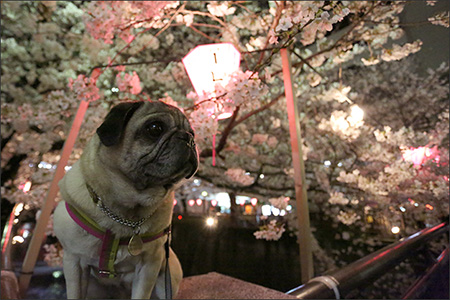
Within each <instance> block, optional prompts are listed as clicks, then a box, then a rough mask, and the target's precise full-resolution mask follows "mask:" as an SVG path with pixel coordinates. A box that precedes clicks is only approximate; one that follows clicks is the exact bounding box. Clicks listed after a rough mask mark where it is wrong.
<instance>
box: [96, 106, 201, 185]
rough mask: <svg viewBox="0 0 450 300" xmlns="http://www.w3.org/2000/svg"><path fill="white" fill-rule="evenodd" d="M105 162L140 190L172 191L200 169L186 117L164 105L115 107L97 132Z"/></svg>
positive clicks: (191, 132) (174, 108)
mask: <svg viewBox="0 0 450 300" xmlns="http://www.w3.org/2000/svg"><path fill="white" fill-rule="evenodd" d="M97 134H98V136H99V138H100V141H101V143H102V147H103V148H104V149H101V151H102V152H103V153H104V154H105V155H103V157H102V159H103V160H104V162H105V163H107V164H109V165H111V164H113V165H114V166H115V167H116V168H117V169H118V170H119V171H120V172H121V173H122V174H123V175H124V176H126V177H127V178H128V179H129V180H130V181H131V182H132V184H133V185H134V187H135V188H136V189H138V190H143V189H146V188H149V187H155V186H164V187H165V188H167V189H168V188H170V187H172V186H173V184H175V183H177V182H179V181H181V180H182V179H183V178H190V177H192V176H193V175H194V174H195V172H196V171H197V167H198V153H197V147H196V145H195V142H194V131H193V130H192V128H191V126H190V125H189V121H188V120H187V118H186V117H185V116H184V114H183V113H182V112H181V111H180V110H179V109H177V108H176V107H173V106H170V105H167V104H165V103H163V102H148V101H142V102H126V103H121V104H119V105H117V106H115V107H113V108H112V110H111V111H110V112H109V113H108V115H107V116H106V118H105V121H104V122H103V123H102V125H101V126H100V127H99V128H98V129H97Z"/></svg>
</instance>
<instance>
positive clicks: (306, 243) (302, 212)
mask: <svg viewBox="0 0 450 300" xmlns="http://www.w3.org/2000/svg"><path fill="white" fill-rule="evenodd" d="M280 54H281V61H282V66H283V78H284V90H285V94H286V105H287V112H288V118H289V132H290V136H291V147H292V163H293V165H294V180H295V199H296V206H297V209H296V212H297V220H298V227H299V228H298V240H299V246H300V269H301V280H302V283H306V282H307V281H308V280H309V279H311V278H312V277H313V276H314V268H313V261H312V251H311V229H310V226H309V209H308V198H307V194H306V186H305V167H304V163H303V153H302V136H301V131H300V122H299V118H298V108H297V105H296V103H295V100H294V97H295V90H294V85H293V83H292V74H291V61H290V57H289V52H288V50H287V49H286V48H284V49H281V50H280Z"/></svg>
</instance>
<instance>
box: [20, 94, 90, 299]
mask: <svg viewBox="0 0 450 300" xmlns="http://www.w3.org/2000/svg"><path fill="white" fill-rule="evenodd" d="M88 106H89V102H87V101H81V102H80V106H79V107H78V111H77V114H76V116H75V119H74V121H73V123H72V127H71V129H70V132H69V135H68V137H67V140H66V142H65V143H64V148H63V151H62V153H61V158H60V160H59V162H58V167H57V168H56V171H55V175H54V177H53V181H52V183H51V185H50V189H49V191H48V194H47V198H46V199H45V202H44V206H43V207H42V209H41V216H40V217H39V220H38V221H37V223H36V227H35V229H34V231H33V235H32V237H31V241H30V245H29V246H28V250H27V254H26V255H25V259H24V261H23V265H22V271H21V274H20V277H19V289H20V293H21V295H22V298H25V295H26V291H27V289H28V285H29V284H30V280H31V275H33V271H34V267H35V265H36V260H37V257H38V254H39V251H40V250H41V246H42V242H43V240H44V237H45V230H46V228H47V223H48V220H49V218H50V215H51V213H52V212H53V208H54V207H55V197H56V195H57V194H58V191H59V188H58V182H59V181H60V180H61V178H63V176H64V173H65V172H64V167H65V166H66V165H67V161H68V160H69V156H70V154H71V152H72V148H73V146H74V144H75V140H76V138H77V135H78V132H79V131H80V127H81V123H82V122H83V118H84V114H85V113H86V110H87V108H88Z"/></svg>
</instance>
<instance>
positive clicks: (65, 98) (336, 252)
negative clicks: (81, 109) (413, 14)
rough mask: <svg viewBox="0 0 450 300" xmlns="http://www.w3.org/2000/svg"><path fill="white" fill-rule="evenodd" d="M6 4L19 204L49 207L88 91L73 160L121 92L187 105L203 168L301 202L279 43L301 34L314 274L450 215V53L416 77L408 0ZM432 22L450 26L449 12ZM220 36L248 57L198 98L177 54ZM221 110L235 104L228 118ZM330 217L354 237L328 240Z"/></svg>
mask: <svg viewBox="0 0 450 300" xmlns="http://www.w3.org/2000/svg"><path fill="white" fill-rule="evenodd" d="M1 5H2V21H3V22H2V23H3V35H2V43H1V44H2V83H1V97H2V98H1V100H2V104H1V105H2V106H1V108H2V116H1V126H2V128H1V129H2V133H1V134H2V140H3V142H2V168H3V169H4V170H6V172H7V175H8V176H6V177H5V179H3V177H2V195H3V197H4V198H6V199H8V200H9V201H11V202H13V203H25V204H27V209H35V210H39V207H40V206H41V205H42V201H43V199H44V198H45V195H46V191H47V189H48V186H49V182H50V181H51V179H52V177H53V176H52V175H53V172H54V168H53V166H54V165H55V164H56V163H57V162H58V159H59V154H60V150H61V147H62V144H63V143H64V141H65V139H66V138H67V134H68V132H69V128H70V124H71V121H72V119H73V117H74V114H75V112H76V109H77V107H78V104H79V103H80V101H89V102H90V108H89V109H88V111H87V114H86V116H85V120H84V123H83V126H82V128H81V131H80V133H79V136H78V140H77V142H76V145H75V148H74V150H73V153H72V155H71V158H70V161H69V166H68V167H70V165H71V164H72V163H73V162H74V161H76V160H77V159H78V158H79V156H80V154H81V153H82V149H83V146H84V145H85V143H86V141H87V140H88V139H89V137H90V136H92V134H93V133H94V131H95V129H96V128H97V127H98V125H99V124H100V123H101V120H102V119H103V117H104V116H105V115H106V113H107V111H108V110H109V108H110V107H111V106H112V105H114V104H117V103H119V102H121V101H130V100H142V99H146V100H154V101H157V100H159V101H164V102H166V103H168V104H171V105H174V106H177V107H179V108H180V109H181V110H182V111H183V112H184V113H185V114H186V115H187V116H188V118H189V119H190V121H191V124H192V126H193V127H194V129H195V132H196V142H197V145H198V147H199V149H200V151H201V152H200V153H201V154H200V156H201V164H200V168H199V171H198V173H197V175H196V176H197V178H199V179H202V180H203V181H204V182H208V183H210V184H211V183H212V184H213V185H214V186H216V187H219V188H223V189H225V190H227V191H230V192H232V193H239V194H244V195H249V196H255V197H258V199H259V200H260V203H268V204H271V205H273V206H275V207H278V208H279V209H281V210H283V209H286V205H287V204H290V205H292V206H293V207H294V210H295V203H294V202H295V201H292V200H289V199H293V198H294V195H295V194H294V181H293V167H292V158H291V150H290V140H289V127H288V121H287V114H286V108H285V102H284V89H283V78H282V71H281V59H280V57H279V54H278V52H279V50H280V49H281V48H289V49H290V50H291V59H292V66H293V69H292V72H293V74H294V78H295V82H294V85H295V88H296V90H297V94H296V97H297V99H298V105H299V111H300V116H299V117H300V124H301V127H302V132H303V135H304V137H303V155H304V157H303V159H304V160H305V169H306V170H305V171H306V178H307V186H308V198H309V202H310V207H311V217H312V225H313V230H314V236H316V237H317V240H314V243H315V244H314V247H315V248H316V250H317V251H314V252H315V255H316V261H318V262H317V264H318V273H320V271H325V270H326V269H327V268H330V267H331V265H332V264H337V265H340V264H342V263H346V262H348V260H349V259H355V258H357V257H361V256H363V255H365V254H366V253H368V252H371V251H373V250H374V249H375V248H376V247H377V246H379V245H381V244H382V240H383V238H385V237H393V235H392V233H390V232H389V231H387V230H390V229H391V228H392V226H399V228H400V230H401V231H400V234H399V235H397V236H403V235H407V234H409V233H412V232H414V231H416V230H418V229H421V228H423V227H424V226H429V225H432V224H436V222H439V220H441V219H443V218H446V217H448V210H449V209H448V201H446V200H445V199H446V197H448V186H449V184H448V178H449V174H448V149H449V145H448V114H449V110H448V102H447V101H446V99H447V98H448V77H447V76H446V74H448V64H447V65H446V64H444V65H442V66H441V67H440V68H438V69H436V70H429V74H428V75H427V76H419V75H417V74H418V72H417V70H415V69H414V64H413V63H412V59H413V58H414V53H416V52H417V51H419V50H420V48H421V46H422V42H421V41H420V40H417V41H413V42H406V41H405V38H404V31H403V28H402V24H401V23H400V19H399V14H400V13H401V12H402V11H403V9H404V8H405V7H406V6H408V5H411V4H410V3H408V2H407V1H392V2H385V1H268V2H264V1H186V2H183V1H92V2H84V1H73V2H66V1H57V2H54V1H40V2H32V1H29V2H27V1H22V2H2V4H1ZM429 5H433V2H432V1H429ZM429 22H431V23H432V24H434V25H436V26H444V27H447V28H448V12H442V13H438V14H436V15H433V16H429ZM218 42H229V43H232V44H233V45H234V46H235V47H236V48H237V49H238V50H239V52H240V53H241V55H242V63H241V70H239V71H237V72H235V73H234V74H232V75H231V79H230V81H229V82H228V83H227V84H225V85H224V86H222V85H220V84H218V85H216V90H215V92H214V94H211V95H206V96H205V97H202V98H200V97H199V96H198V95H197V94H196V93H194V92H193V88H192V86H191V83H190V81H189V78H188V76H187V74H186V72H185V70H184V67H183V64H182V62H181V59H182V58H183V57H184V56H185V55H186V54H187V53H188V52H189V51H190V50H191V49H193V48H194V47H195V46H197V45H200V44H208V43H218ZM408 56H410V57H411V58H410V57H408ZM223 111H228V112H232V114H231V117H230V118H228V119H224V120H219V119H218V118H217V116H218V115H219V114H220V113H221V112H223ZM213 139H215V143H213ZM213 148H214V151H213ZM420 151H422V152H421V153H423V155H421V154H420V153H419V152H420ZM213 152H214V153H215V162H216V163H215V165H214V166H213V164H212V158H213ZM17 161H19V163H17ZM26 182H31V183H32V185H31V189H30V190H29V191H28V190H24V186H25V183H26ZM280 199H281V200H280ZM416 204H417V205H416ZM264 222H265V224H263V225H262V228H261V230H260V231H258V232H256V233H255V236H256V238H265V239H268V240H276V239H278V238H280V236H281V235H282V234H283V233H284V234H286V232H290V233H291V234H292V233H294V234H295V232H296V228H295V224H296V222H295V214H293V213H287V214H286V215H285V216H284V217H283V218H280V217H277V218H270V219H268V220H266V221H264ZM322 224H327V226H330V227H331V228H335V229H336V230H335V231H336V234H335V235H334V236H332V239H334V240H335V241H339V242H342V241H344V244H345V247H344V246H343V247H341V248H339V247H337V248H335V249H331V248H330V247H329V243H325V241H324V240H321V239H320V238H319V236H320V234H319V233H320V231H321V230H324V228H323V227H321V226H324V225H322ZM49 230H50V231H49V233H50V235H51V226H50V228H49ZM46 249H47V252H48V259H47V260H48V261H49V262H52V261H53V262H55V263H57V262H58V261H59V259H60V257H59V256H60V252H59V251H58V249H57V248H54V247H51V246H50V245H49V246H47V247H46ZM350 253H352V254H353V255H350V256H349V254H350ZM349 257H350V258H349Z"/></svg>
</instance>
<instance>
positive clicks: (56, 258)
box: [43, 244, 64, 267]
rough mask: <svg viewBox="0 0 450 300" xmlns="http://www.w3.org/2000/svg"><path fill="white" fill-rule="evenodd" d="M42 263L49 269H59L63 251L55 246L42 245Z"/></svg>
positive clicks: (61, 263)
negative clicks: (43, 251) (43, 252)
mask: <svg viewBox="0 0 450 300" xmlns="http://www.w3.org/2000/svg"><path fill="white" fill-rule="evenodd" d="M43 248H44V250H45V254H44V261H45V262H46V263H47V264H48V265H49V266H50V267H61V266H62V265H63V256H64V250H63V248H62V247H61V246H56V245H55V244H44V246H43Z"/></svg>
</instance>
